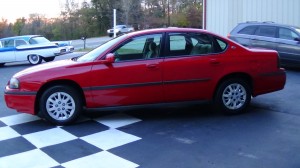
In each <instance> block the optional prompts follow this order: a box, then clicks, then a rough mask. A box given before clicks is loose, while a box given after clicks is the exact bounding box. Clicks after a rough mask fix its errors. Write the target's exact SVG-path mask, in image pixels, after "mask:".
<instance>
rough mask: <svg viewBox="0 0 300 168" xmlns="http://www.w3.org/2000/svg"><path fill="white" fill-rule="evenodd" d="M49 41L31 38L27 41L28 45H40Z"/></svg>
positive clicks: (39, 37)
mask: <svg viewBox="0 0 300 168" xmlns="http://www.w3.org/2000/svg"><path fill="white" fill-rule="evenodd" d="M49 42H50V41H49V40H48V39H46V38H45V37H41V36H38V37H33V38H31V39H30V40H29V43H30V44H41V43H49Z"/></svg>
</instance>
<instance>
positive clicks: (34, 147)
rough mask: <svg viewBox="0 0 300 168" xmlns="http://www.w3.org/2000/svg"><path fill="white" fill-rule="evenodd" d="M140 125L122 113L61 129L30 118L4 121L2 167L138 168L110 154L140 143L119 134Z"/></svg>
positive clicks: (0, 127) (14, 117)
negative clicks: (128, 127)
mask: <svg viewBox="0 0 300 168" xmlns="http://www.w3.org/2000/svg"><path fill="white" fill-rule="evenodd" d="M139 121H141V120H140V119H138V118H135V117H132V116H129V115H127V114H123V113H118V114H113V115H108V116H104V117H100V118H93V119H89V118H85V119H82V120H81V121H80V122H79V123H76V124H74V125H70V126H62V127H57V126H53V125H50V124H48V123H47V122H45V121H43V120H41V119H40V118H38V117H36V116H32V115H27V114H17V115H12V116H7V117H2V118H0V148H1V149H0V167H1V168H10V167H16V168H20V167H71V168H76V167H78V168H82V167H89V168H92V167H97V168H101V167H104V168H106V167H109V168H114V167H115V168H120V167H122V168H134V167H138V166H139V165H138V164H136V163H133V162H131V161H129V160H126V159H124V158H122V157H119V156H117V155H114V154H112V153H110V152H109V150H110V149H115V148H118V147H120V146H123V145H126V144H128V143H132V142H135V141H138V140H140V139H141V138H140V137H137V136H134V135H132V134H128V133H126V132H123V131H120V130H118V128H121V127H124V126H127V125H130V124H133V123H136V122H139Z"/></svg>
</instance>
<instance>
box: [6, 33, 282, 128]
mask: <svg viewBox="0 0 300 168" xmlns="http://www.w3.org/2000/svg"><path fill="white" fill-rule="evenodd" d="M285 81H286V75H285V71H284V69H281V68H280V67H279V60H278V53H277V52H276V51H270V50H268V51H267V50H258V49H248V48H245V47H243V46H241V45H239V44H237V43H235V42H233V41H231V40H229V39H226V38H223V37H220V36H218V35H215V34H213V33H210V32H207V31H204V30H199V29H186V28H164V29H152V30H145V31H139V32H133V33H130V34H125V35H123V36H119V37H117V38H115V39H112V40H110V41H108V42H106V43H104V44H103V45H101V46H99V47H98V48H96V49H94V50H93V51H91V52H89V53H87V54H85V55H83V56H82V57H79V58H73V59H70V60H63V61H56V62H52V63H46V64H42V65H38V66H34V67H31V68H28V69H25V70H23V71H21V72H18V73H17V74H15V75H14V76H13V77H12V78H11V80H10V81H9V82H8V84H7V86H6V90H5V101H6V104H7V106H8V107H10V108H13V109H16V110H17V111H20V112H25V113H29V114H33V115H37V114H42V116H43V117H44V118H46V119H47V120H49V121H50V122H52V123H55V124H58V125H63V124H69V123H71V122H73V121H74V120H75V119H76V118H78V116H79V115H80V113H81V112H82V111H83V108H84V107H85V108H87V109H93V108H109V107H120V108H121V107H128V106H134V105H153V104H164V103H179V102H197V101H207V100H208V101H212V102H213V103H214V107H216V108H217V109H218V110H220V111H223V112H225V113H239V112H241V111H243V110H245V108H246V107H247V106H248V105H249V103H250V100H251V97H252V96H253V97H254V96H257V95H260V94H264V93H269V92H273V91H277V90H281V89H283V88H284V85H285Z"/></svg>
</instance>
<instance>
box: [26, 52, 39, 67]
mask: <svg viewBox="0 0 300 168" xmlns="http://www.w3.org/2000/svg"><path fill="white" fill-rule="evenodd" d="M28 61H29V63H30V64H32V65H37V64H40V63H41V62H42V58H41V56H39V55H36V54H32V55H29V56H28Z"/></svg>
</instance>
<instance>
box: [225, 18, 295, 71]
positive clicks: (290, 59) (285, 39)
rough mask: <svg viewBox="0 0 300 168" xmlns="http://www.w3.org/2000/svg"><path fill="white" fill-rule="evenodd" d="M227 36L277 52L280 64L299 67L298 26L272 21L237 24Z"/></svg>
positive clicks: (248, 44) (253, 46) (251, 45)
mask: <svg viewBox="0 0 300 168" xmlns="http://www.w3.org/2000/svg"><path fill="white" fill-rule="evenodd" d="M228 38H230V39H232V40H233V41H236V42H238V43H240V44H242V45H244V46H246V47H250V48H265V49H272V50H276V51H277V52H278V53H279V57H280V62H281V66H285V67H297V68H300V28H299V27H296V26H289V25H283V24H277V23H273V22H245V23H240V24H238V25H237V26H236V27H235V28H234V29H233V30H232V31H231V32H230V33H229V34H228Z"/></svg>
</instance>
